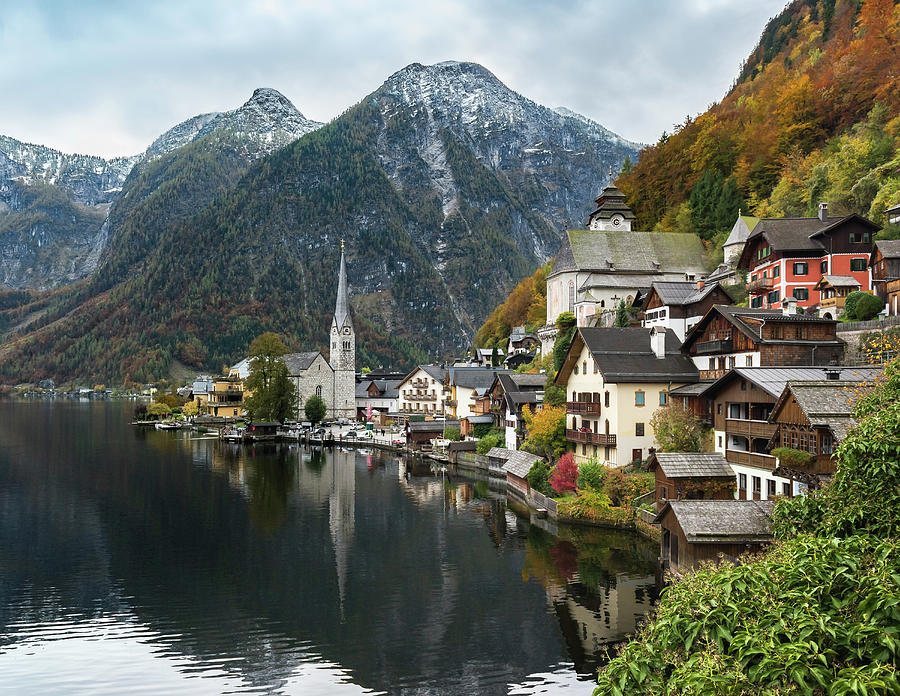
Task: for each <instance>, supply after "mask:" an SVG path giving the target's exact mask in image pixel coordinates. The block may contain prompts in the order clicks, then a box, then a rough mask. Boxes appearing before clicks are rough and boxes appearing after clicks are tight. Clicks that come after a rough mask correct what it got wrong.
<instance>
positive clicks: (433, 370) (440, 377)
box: [397, 365, 447, 386]
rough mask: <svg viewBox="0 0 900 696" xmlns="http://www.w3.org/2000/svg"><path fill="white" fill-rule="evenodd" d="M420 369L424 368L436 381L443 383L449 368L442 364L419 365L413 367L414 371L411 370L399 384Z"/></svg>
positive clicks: (423, 370)
mask: <svg viewBox="0 0 900 696" xmlns="http://www.w3.org/2000/svg"><path fill="white" fill-rule="evenodd" d="M419 370H422V372H424V373H425V374H426V375H428V376H429V377H431V378H432V379H433V380H434V381H436V382H439V383H441V384H443V383H444V378H446V377H447V369H446V368H444V367H441V366H440V365H418V366H417V367H415V368H413V370H412V372H410V373H409V374H408V375H406V377H404V378H403V379H402V380H400V382H398V385H397V386H400V385H402V384H403V383H404V382H406V381H407V380H409V379H411V378H412V376H413V375H414V374H416V372H418V371H419Z"/></svg>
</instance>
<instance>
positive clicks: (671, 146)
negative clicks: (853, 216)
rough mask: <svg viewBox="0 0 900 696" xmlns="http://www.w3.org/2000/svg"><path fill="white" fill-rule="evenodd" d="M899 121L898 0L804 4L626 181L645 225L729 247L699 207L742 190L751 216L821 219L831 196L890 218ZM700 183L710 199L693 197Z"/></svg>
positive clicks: (898, 191) (848, 208) (769, 29)
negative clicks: (719, 95) (714, 100)
mask: <svg viewBox="0 0 900 696" xmlns="http://www.w3.org/2000/svg"><path fill="white" fill-rule="evenodd" d="M898 114H900V7H898V4H897V2H895V1H894V0H865V1H864V2H860V1H859V0H795V1H794V2H792V3H790V4H789V5H788V6H787V7H786V8H785V10H784V11H783V12H782V13H781V14H780V15H778V16H777V17H775V18H774V19H772V20H771V21H770V22H769V24H768V25H767V26H766V29H765V31H764V32H763V34H762V36H761V38H760V41H759V44H758V45H757V47H756V48H755V49H754V51H753V53H752V54H751V55H750V56H749V58H748V59H747V61H746V62H745V64H744V66H743V68H742V70H741V73H740V75H739V77H738V80H737V82H736V84H735V85H734V87H733V88H732V90H731V91H730V92H729V93H728V95H727V96H726V97H725V98H724V99H723V100H722V101H721V102H720V103H718V104H715V105H713V106H712V107H711V108H710V109H709V110H708V111H706V112H705V113H703V114H701V115H699V116H697V117H696V118H688V119H687V120H686V121H685V122H684V123H683V124H681V125H679V126H677V127H676V128H675V131H674V132H673V133H664V134H663V135H662V137H661V138H660V140H659V142H657V143H656V144H655V145H651V146H649V147H647V148H645V149H644V150H643V151H642V152H641V155H640V160H639V162H638V164H637V165H636V166H635V167H633V168H632V169H630V170H629V171H627V172H625V173H623V174H622V175H620V176H619V178H618V179H617V182H616V183H617V185H618V186H619V187H620V188H621V189H622V190H623V191H624V192H625V194H626V196H627V199H628V202H629V204H630V205H631V207H632V209H633V210H634V212H635V213H636V215H637V217H638V220H637V223H638V224H637V227H638V228H639V229H654V228H655V229H659V230H664V231H675V230H679V231H693V230H697V231H698V232H701V236H704V237H705V238H706V239H708V240H710V241H715V242H719V243H721V241H722V239H721V238H720V237H721V236H722V235H723V233H727V229H726V230H723V229H721V226H720V225H721V222H718V221H717V222H716V224H715V225H712V227H718V229H709V227H710V225H708V224H707V223H708V222H709V218H708V215H709V214H710V213H708V212H706V211H704V210H700V209H698V206H697V205H696V201H697V199H698V198H702V199H703V200H704V201H705V202H706V204H707V207H708V208H714V207H715V206H714V205H712V206H711V205H710V201H711V200H712V202H713V203H715V201H716V200H717V199H718V198H719V197H720V196H721V198H722V200H723V201H726V202H727V203H728V204H729V206H727V207H733V206H734V203H735V201H736V200H737V196H736V195H735V189H736V190H737V194H739V197H740V199H742V205H743V206H744V210H743V212H744V213H751V214H755V215H760V216H773V217H778V216H784V215H812V214H815V209H816V206H817V203H818V202H819V201H827V202H828V203H829V204H830V206H831V209H832V210H833V211H835V212H836V213H844V214H846V213H850V212H856V213H859V214H862V215H866V216H869V217H870V218H872V219H873V220H875V221H876V222H879V223H883V222H884V219H883V214H884V210H885V209H886V208H887V207H890V205H891V204H893V203H896V202H897V200H900V160H898V147H900V117H898ZM711 182H712V183H714V184H715V185H714V186H713V188H715V187H716V186H717V187H718V190H717V191H713V192H710V191H709V189H710V185H711ZM698 186H700V187H705V188H704V195H703V196H697V195H696V194H695V195H694V196H693V199H694V200H692V193H695V189H696V188H697V187H698ZM726 187H731V188H730V189H729V190H728V191H726V190H725V189H726ZM726 199H727V200H726ZM733 219H734V218H733V217H732V218H731V220H732V221H733ZM728 227H730V224H729V225H728Z"/></svg>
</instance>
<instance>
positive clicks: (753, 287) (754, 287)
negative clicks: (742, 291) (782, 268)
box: [747, 278, 775, 295]
mask: <svg viewBox="0 0 900 696" xmlns="http://www.w3.org/2000/svg"><path fill="white" fill-rule="evenodd" d="M773 287H775V281H774V280H773V279H772V278H757V279H756V280H754V281H751V282H749V283H747V292H749V293H750V294H751V295H752V294H756V295H758V294H760V293H763V292H769V290H771V289H772V288H773Z"/></svg>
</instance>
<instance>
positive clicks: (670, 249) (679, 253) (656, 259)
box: [538, 186, 705, 355]
mask: <svg viewBox="0 0 900 696" xmlns="http://www.w3.org/2000/svg"><path fill="white" fill-rule="evenodd" d="M597 202H598V207H597V210H595V211H594V212H593V213H592V214H591V217H590V218H589V220H588V226H589V228H590V229H586V230H569V231H567V232H566V233H565V234H564V235H563V241H562V245H561V246H560V248H559V251H558V252H557V254H556V260H555V262H554V264H553V268H552V269H551V271H550V273H549V274H548V276H547V324H546V326H544V327H542V328H541V329H540V330H539V331H538V336H539V337H540V339H541V344H542V349H543V354H544V355H546V354H547V352H548V351H549V350H552V348H553V341H554V339H555V337H556V327H555V323H556V319H557V317H558V316H559V315H560V314H561V313H563V312H572V313H573V314H574V315H575V317H576V320H577V324H578V326H580V327H582V326H593V325H598V324H602V323H603V321H601V315H603V313H608V314H607V316H608V317H614V316H615V310H616V308H617V307H618V306H619V303H620V302H622V301H624V302H625V304H626V305H631V304H632V303H633V302H634V300H635V298H636V297H638V294H639V293H640V292H646V291H647V290H649V288H650V286H651V285H652V284H653V282H654V281H666V280H682V281H684V280H687V281H693V282H696V281H697V280H698V279H699V278H700V277H701V276H703V274H704V272H705V269H704V267H703V262H702V259H703V253H704V249H703V243H702V242H701V240H700V238H699V237H698V236H697V235H693V234H676V233H660V232H639V231H633V230H632V229H631V222H632V220H633V219H634V214H633V213H632V212H631V211H630V209H628V206H627V205H626V204H625V196H624V194H622V192H621V191H619V190H618V189H617V188H615V187H614V186H609V187H607V188H605V189H604V190H603V192H602V193H601V194H600V197H599V198H598V199H597Z"/></svg>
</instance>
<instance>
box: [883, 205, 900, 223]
mask: <svg viewBox="0 0 900 696" xmlns="http://www.w3.org/2000/svg"><path fill="white" fill-rule="evenodd" d="M884 216H885V217H886V218H887V221H888V224H890V225H900V203H896V204H895V205H892V206H891V207H890V208H888V209H887V210H885V211H884Z"/></svg>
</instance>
